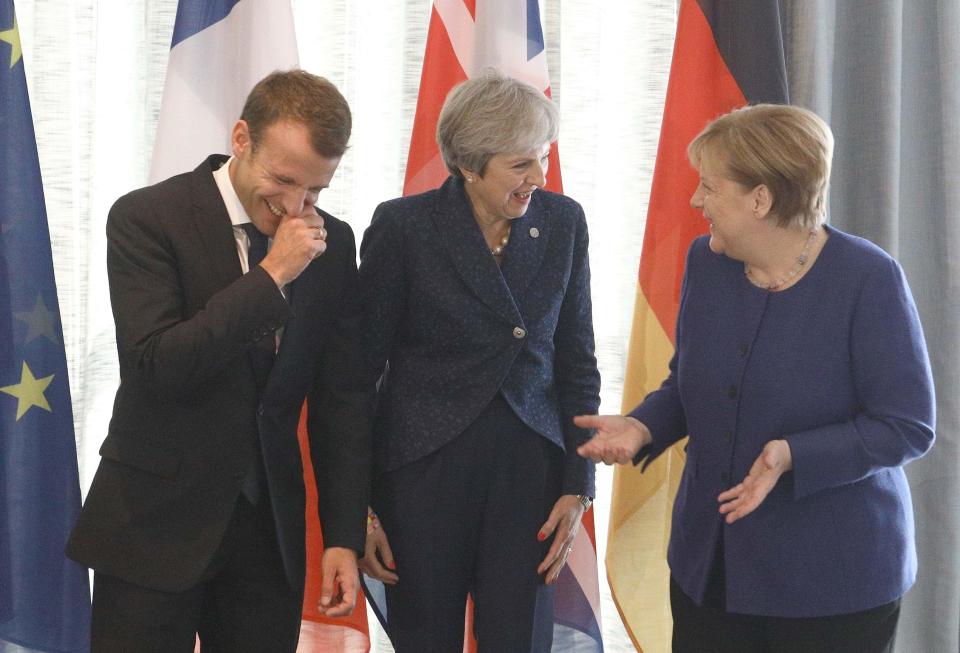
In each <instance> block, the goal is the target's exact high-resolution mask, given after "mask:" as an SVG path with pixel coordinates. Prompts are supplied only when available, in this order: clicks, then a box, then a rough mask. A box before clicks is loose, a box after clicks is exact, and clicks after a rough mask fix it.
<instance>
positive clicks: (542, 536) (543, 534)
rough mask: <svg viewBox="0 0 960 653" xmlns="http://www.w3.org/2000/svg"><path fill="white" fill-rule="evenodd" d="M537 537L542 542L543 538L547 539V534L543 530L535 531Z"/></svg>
mask: <svg viewBox="0 0 960 653" xmlns="http://www.w3.org/2000/svg"><path fill="white" fill-rule="evenodd" d="M537 539H538V540H540V541H541V542H543V541H544V540H545V539H547V534H546V533H543V532H541V533H537Z"/></svg>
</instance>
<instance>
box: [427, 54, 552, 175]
mask: <svg viewBox="0 0 960 653" xmlns="http://www.w3.org/2000/svg"><path fill="white" fill-rule="evenodd" d="M559 125H560V119H559V115H558V113H557V107H556V106H555V105H554V104H553V102H551V101H550V98H548V97H547V96H546V95H544V94H543V93H541V92H540V91H538V90H537V89H536V88H534V87H533V86H531V85H529V84H526V83H524V82H521V81H518V80H516V79H513V78H512V77H507V76H505V75H503V74H501V73H499V72H497V71H496V70H494V69H487V70H485V71H484V72H483V73H482V74H481V75H479V76H478V77H474V78H472V79H468V80H467V81H465V82H462V83H461V84H458V85H457V86H455V87H454V88H453V90H452V91H450V94H449V95H447V99H446V101H445V102H444V103H443V109H442V110H441V111H440V119H439V120H438V121H437V144H438V145H439V146H440V155H441V156H442V157H443V162H444V164H445V165H446V166H447V170H449V171H450V173H451V174H453V175H454V176H456V177H463V173H462V172H461V168H462V169H463V170H469V171H470V172H475V173H477V174H478V175H480V176H481V177H482V176H483V174H484V172H485V170H486V167H487V163H488V162H489V161H490V159H491V158H493V157H494V156H496V155H497V154H519V153H526V152H529V151H531V150H533V149H536V148H538V147H540V146H542V145H543V144H544V143H552V142H554V141H555V140H557V134H558V132H559V129H560V126H559Z"/></svg>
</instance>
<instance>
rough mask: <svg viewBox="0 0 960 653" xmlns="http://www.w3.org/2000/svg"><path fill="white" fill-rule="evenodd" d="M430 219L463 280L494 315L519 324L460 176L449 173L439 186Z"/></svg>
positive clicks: (505, 286) (512, 302)
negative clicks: (452, 175) (458, 177)
mask: <svg viewBox="0 0 960 653" xmlns="http://www.w3.org/2000/svg"><path fill="white" fill-rule="evenodd" d="M433 222H434V224H435V225H436V227H437V231H438V232H439V233H440V240H441V242H442V243H443V246H444V248H445V249H446V251H447V253H448V254H449V255H450V261H451V262H452V263H453V267H454V268H455V269H456V271H457V273H458V274H459V275H460V277H461V278H462V279H463V281H464V283H466V284H467V286H468V287H469V288H470V290H471V291H473V293H474V294H475V295H476V296H477V297H478V298H479V299H480V301H482V302H483V303H484V304H486V305H487V306H489V307H490V308H491V309H493V310H494V311H495V312H496V313H497V314H498V315H500V316H502V317H503V318H504V319H505V320H507V321H509V322H510V323H512V324H520V323H521V322H522V319H521V317H520V312H519V311H518V310H517V306H516V304H515V303H514V301H513V297H512V296H511V295H510V289H509V288H508V287H507V284H506V282H505V281H504V279H503V275H502V274H500V267H499V266H498V265H497V263H496V261H495V260H494V258H493V256H491V254H490V251H489V249H488V248H487V243H486V241H485V240H484V239H483V234H482V233H481V232H480V227H479V225H477V221H476V220H475V219H474V217H473V209H472V208H471V207H470V201H469V200H468V199H467V194H466V192H465V191H464V190H463V181H462V180H460V179H456V178H454V177H450V178H448V179H447V181H446V182H444V184H443V186H441V187H440V189H439V192H438V195H437V203H436V206H435V208H434V212H433Z"/></svg>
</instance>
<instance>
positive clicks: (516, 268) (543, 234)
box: [500, 192, 551, 298]
mask: <svg viewBox="0 0 960 653" xmlns="http://www.w3.org/2000/svg"><path fill="white" fill-rule="evenodd" d="M539 199H540V196H539V194H538V192H534V194H533V201H532V202H531V203H530V208H529V209H527V213H526V214H525V215H524V216H523V217H522V218H517V219H516V220H514V221H513V224H512V226H511V227H510V243H509V244H508V245H507V249H506V256H504V257H503V263H502V264H501V266H500V271H501V272H502V273H503V278H504V280H505V281H506V284H507V287H509V288H510V291H511V292H512V294H513V297H514V298H518V297H520V296H521V295H522V294H523V292H524V291H525V290H526V289H527V287H528V286H529V285H530V282H531V281H533V279H534V277H535V276H536V273H537V270H539V269H540V265H541V264H542V263H543V255H544V252H546V251H547V240H548V239H549V237H550V233H551V229H550V216H549V214H548V213H547V211H546V210H545V209H544V208H543V207H542V206H541V202H540V201H539Z"/></svg>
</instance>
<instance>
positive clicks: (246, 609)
mask: <svg viewBox="0 0 960 653" xmlns="http://www.w3.org/2000/svg"><path fill="white" fill-rule="evenodd" d="M269 505H270V502H269V500H268V498H267V497H266V496H264V497H261V499H260V501H259V502H258V504H257V506H252V505H250V503H249V502H248V501H247V500H246V499H244V498H243V497H241V498H239V499H238V500H237V506H236V509H235V511H234V515H233V518H232V519H231V521H230V525H229V526H228V527H227V530H226V533H225V534H224V538H223V542H222V543H221V545H220V548H219V549H218V550H217V552H216V554H215V555H214V558H213V561H212V562H211V564H210V567H209V568H208V570H207V571H206V572H205V573H204V576H203V578H202V579H201V582H200V583H199V584H198V585H197V586H196V587H193V588H191V589H189V590H187V591H185V592H180V593H167V592H160V591H157V590H152V589H148V588H145V587H139V586H137V585H132V584H130V583H127V582H125V581H123V580H120V579H118V578H113V577H111V576H106V575H104V574H99V573H96V574H94V581H93V618H92V624H91V630H92V636H91V640H92V642H91V644H92V645H91V651H92V653H129V652H130V651H137V652H138V653H153V652H155V653H180V652H183V653H192V651H193V650H194V645H195V643H196V637H197V635H198V634H199V636H200V641H201V650H202V651H203V652H204V653H220V652H223V653H244V652H247V651H249V652H250V653H253V652H257V653H262V652H263V651H271V653H272V652H274V651H276V652H278V653H279V652H283V651H290V652H291V653H292V652H293V651H295V650H296V648H297V640H298V639H299V633H300V615H301V607H302V603H303V589H302V588H300V589H298V590H293V589H291V587H290V585H289V583H288V582H287V580H286V576H285V574H284V570H283V561H282V560H281V558H280V550H279V548H278V547H277V538H276V534H275V528H274V525H273V515H272V513H271V511H270V507H269Z"/></svg>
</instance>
